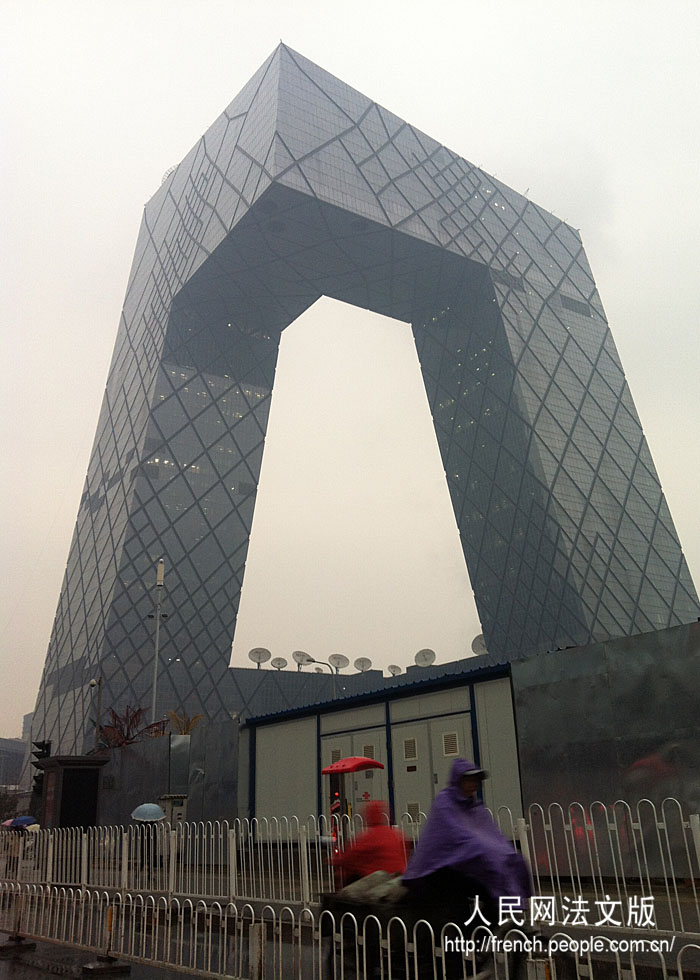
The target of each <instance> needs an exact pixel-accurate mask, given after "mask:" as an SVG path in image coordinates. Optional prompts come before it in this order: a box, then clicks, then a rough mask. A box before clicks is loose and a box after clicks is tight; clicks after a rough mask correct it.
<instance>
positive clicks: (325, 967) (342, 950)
mask: <svg viewBox="0 0 700 980" xmlns="http://www.w3.org/2000/svg"><path fill="white" fill-rule="evenodd" d="M0 930H3V931H6V932H10V933H12V934H16V935H22V936H25V937H27V938H32V939H38V940H45V941H49V942H54V943H59V944H64V945H69V946H71V947H74V948H78V949H80V950H85V951H93V952H94V953H96V954H100V955H102V956H113V957H115V958H119V959H125V960H130V961H135V962H141V963H147V964H152V965H153V966H159V967H168V968H172V969H175V970H178V971H182V972H184V973H190V974H195V975H197V976H200V977H211V978H220V980H234V978H235V980H262V978H267V980H326V978H328V980H331V978H332V980H374V978H376V977H379V976H381V977H382V978H386V980H409V978H411V980H438V978H443V980H448V978H449V980H457V978H463V980H465V978H471V980H473V978H474V977H476V976H480V977H482V978H484V980H485V978H486V977H489V978H491V980H511V978H512V980H526V978H527V980H530V978H533V977H535V978H537V977H556V976H557V975H558V972H557V971H558V970H561V975H567V976H569V977H571V976H574V977H576V978H584V977H585V978H591V977H595V976H596V973H597V972H599V971H600V973H601V976H602V975H603V974H604V976H605V978H606V980H628V978H629V977H630V975H631V976H632V978H635V977H636V976H637V970H638V969H639V967H640V966H641V965H642V964H643V965H644V967H645V968H646V970H647V975H648V976H651V975H652V973H653V975H656V976H658V977H660V978H663V980H666V977H667V976H668V975H669V973H673V974H675V975H676V976H678V978H679V980H683V977H684V973H685V971H686V970H687V971H689V972H693V973H696V972H697V969H698V964H699V963H700V944H695V943H685V944H680V943H679V944H677V947H676V944H675V943H674V941H673V939H669V938H664V939H658V938H657V939H653V938H652V939H646V940H637V941H636V945H633V944H632V941H618V943H617V946H612V945H611V946H610V949H609V956H608V958H607V961H606V962H604V963H603V962H601V960H600V959H598V960H596V957H594V956H592V955H591V954H590V952H589V951H588V950H586V948H585V947H582V948H580V949H572V947H571V937H570V936H569V935H567V934H565V933H559V934H554V935H553V936H550V937H549V938H548V939H538V938H537V937H532V936H529V935H528V934H526V933H524V932H522V931H520V930H515V929H511V930H510V931H508V932H507V933H503V934H500V935H498V936H497V939H499V940H501V943H500V944H497V943H494V942H493V936H494V934H493V933H491V931H490V930H486V929H484V928H481V929H479V930H477V931H475V932H474V933H470V931H469V930H468V929H466V928H465V927H464V924H462V925H461V926H460V925H457V924H455V923H449V924H447V925H445V926H444V927H443V928H442V929H441V930H439V931H437V930H435V929H433V927H432V926H431V925H430V924H429V923H428V922H426V921H425V920H418V921H416V922H413V923H412V924H411V925H407V924H406V923H405V922H404V921H403V920H402V919H399V918H396V917H393V918H392V917H387V918H386V919H385V920H384V921H380V920H379V919H378V918H377V917H375V916H368V917H360V918H358V917H356V916H355V915H352V914H349V913H346V914H344V915H342V916H340V915H333V914H331V913H330V912H328V911H323V912H318V911H314V910H312V909H303V908H301V909H300V908H292V907H290V906H286V907H282V908H278V909H275V908H273V907H272V906H270V905H267V906H263V907H261V908H260V909H258V910H256V909H254V908H253V906H252V905H250V904H241V903H219V902H210V903H207V902H204V901H199V902H197V901H192V900H190V899H185V900H183V901H180V900H178V899H176V898H167V897H165V896H161V897H156V896H152V895H151V896H144V895H140V894H137V895H132V894H131V893H126V894H124V895H122V894H119V893H117V894H113V895H112V896H110V895H109V894H108V893H107V892H106V891H93V890H90V889H80V888H76V889H74V888H57V887H52V886H48V885H17V884H12V883H8V882H4V883H2V884H1V885H0ZM506 942H508V943H510V944H511V948H510V951H506V947H505V943H506ZM562 944H563V945H564V946H565V947H566V951H565V952H564V953H562V950H561V946H562ZM562 957H564V958H562ZM649 969H651V971H652V973H650V972H648V971H649Z"/></svg>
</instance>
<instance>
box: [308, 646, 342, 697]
mask: <svg viewBox="0 0 700 980" xmlns="http://www.w3.org/2000/svg"><path fill="white" fill-rule="evenodd" d="M306 656H307V657H308V658H309V659H308V660H307V661H306V662H307V663H309V664H324V665H325V666H326V667H328V669H329V670H330V672H331V676H332V677H333V700H334V701H335V695H336V687H335V671H334V670H333V668H332V667H331V665H330V664H329V663H328V661H327V660H317V659H316V658H315V657H310V656H309V654H308V653H307V655H306Z"/></svg>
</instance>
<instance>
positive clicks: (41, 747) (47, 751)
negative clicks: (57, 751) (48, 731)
mask: <svg viewBox="0 0 700 980" xmlns="http://www.w3.org/2000/svg"><path fill="white" fill-rule="evenodd" d="M32 745H34V746H35V748H34V751H33V752H32V755H33V756H34V758H35V759H48V757H49V756H50V755H51V739H49V740H48V741H46V742H32ZM32 765H34V763H32Z"/></svg>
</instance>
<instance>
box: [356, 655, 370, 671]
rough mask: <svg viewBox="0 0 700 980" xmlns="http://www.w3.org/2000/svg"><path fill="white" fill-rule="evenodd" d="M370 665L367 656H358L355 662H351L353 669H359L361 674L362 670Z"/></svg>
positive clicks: (367, 668)
mask: <svg viewBox="0 0 700 980" xmlns="http://www.w3.org/2000/svg"><path fill="white" fill-rule="evenodd" d="M371 666H372V661H371V660H370V659H369V657H358V658H357V660H356V661H355V663H354V664H353V667H354V668H355V670H359V672H360V673H361V674H364V672H365V671H366V670H369V669H370V667H371Z"/></svg>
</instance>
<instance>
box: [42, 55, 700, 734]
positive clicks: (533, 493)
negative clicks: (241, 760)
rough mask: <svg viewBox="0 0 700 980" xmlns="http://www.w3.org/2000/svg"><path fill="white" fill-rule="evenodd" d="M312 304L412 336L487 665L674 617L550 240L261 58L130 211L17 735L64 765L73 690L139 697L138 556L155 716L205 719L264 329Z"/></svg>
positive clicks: (262, 391) (246, 496) (677, 599)
mask: <svg viewBox="0 0 700 980" xmlns="http://www.w3.org/2000/svg"><path fill="white" fill-rule="evenodd" d="M321 296H329V297H332V298H335V299H338V300H341V301H344V302H346V303H350V304H352V305H355V306H358V307H362V308H365V309H368V310H371V311H374V312H376V313H381V314H384V315H386V316H390V317H393V318H395V319H398V320H401V321H404V322H405V323H406V329H407V330H408V329H411V330H412V331H413V335H414V337H415V341H416V345H417V350H418V355H419V359H420V363H421V367H422V372H423V379H424V382H425V387H426V392H427V396H428V400H429V404H430V410H431V412H432V416H433V419H434V424H435V433H436V436H437V441H438V444H439V447H440V451H441V454H442V460H443V464H444V469H445V473H446V478H447V483H448V486H449V490H450V493H451V497H452V502H453V506H454V513H455V519H456V522H457V526H458V528H459V532H460V535H461V540H462V544H463V548H464V554H465V558H466V563H467V568H468V572H469V576H470V580H471V584H472V588H473V590H474V594H475V597H476V603H477V607H478V612H479V617H480V619H481V623H482V626H483V632H484V636H485V639H486V645H487V648H488V649H489V651H490V652H491V653H492V654H494V655H496V656H497V657H499V658H503V659H507V660H510V659H513V658H518V657H520V656H523V655H529V654H532V653H539V652H542V651H545V650H555V649H556V648H558V647H567V646H577V645H585V644H587V643H592V642H594V641H601V640H606V639H608V638H611V637H620V636H630V635H633V634H636V633H640V632H644V631H651V630H658V629H663V628H666V627H670V626H674V625H678V624H681V623H686V622H689V621H691V620H693V619H695V618H696V617H697V615H698V613H699V612H700V608H699V605H698V598H697V595H696V592H695V590H694V587H693V584H692V581H691V579H690V575H689V572H688V568H687V565H686V563H685V561H684V559H683V555H682V552H681V547H680V544H679V541H678V537H677V535H676V532H675V529H674V526H673V522H672V520H671V516H670V514H669V511H668V507H667V506H666V502H665V500H664V496H663V493H662V490H661V486H660V483H659V479H658V476H657V474H656V470H655V469H654V464H653V462H652V459H651V456H650V454H649V449H648V447H647V444H646V441H645V439H644V436H643V433H642V429H641V425H640V423H639V419H638V417H637V413H636V411H635V407H634V404H633V402H632V398H631V395H630V392H629V389H628V387H627V383H626V381H625V376H624V373H623V371H622V367H621V365H620V360H619V357H618V355H617V351H616V349H615V345H614V343H613V339H612V336H611V333H610V330H609V328H608V325H607V322H606V319H605V315H604V312H603V307H602V305H601V301H600V298H599V296H598V292H597V290H596V286H595V282H594V280H593V277H592V275H591V271H590V268H589V265H588V262H587V259H586V256H585V253H584V250H583V247H582V244H581V240H580V237H579V234H578V232H577V231H576V230H575V229H573V228H571V227H570V226H569V225H567V224H565V223H564V222H563V221H561V220H560V219H559V218H556V217H555V216H554V215H552V214H550V213H548V212H547V211H545V210H543V209H542V208H541V207H538V206H537V205H535V204H533V203H532V202H531V201H529V200H527V199H526V198H525V197H523V196H522V195H521V194H518V193H516V192H515V191H513V190H511V189H510V188H509V187H506V186H505V185H504V184H502V183H501V182H500V181H498V180H496V179H494V178H493V177H491V176H489V175H488V174H486V173H484V172H483V171H482V170H480V169H479V168H477V167H475V166H474V165H473V164H471V163H469V162H467V161H466V160H464V159H462V158H461V157H459V156H458V155H457V154H456V153H454V152H452V151H451V150H448V149H446V148H445V147H444V146H441V145H440V144H438V143H437V142H436V141H435V140H433V139H431V138H430V137H428V136H426V135H425V134H424V133H421V132H420V131H418V130H417V129H415V128H414V127H412V126H410V125H409V124H408V123H406V122H404V121H403V120H401V119H399V118H397V117H396V116H395V115H393V114H392V113H390V112H388V111H386V110H385V109H383V108H382V107H381V106H379V105H377V104H376V103H374V102H372V101H371V100H370V99H368V98H367V97H366V96H364V95H361V94H360V93H359V92H357V91H355V90H354V89H352V88H350V87H349V86H347V85H345V84H344V83H343V82H341V81H339V80H338V79H337V78H334V77H333V76H332V75H330V74H328V73H327V72H325V71H323V70H322V69H321V68H319V67H317V66H316V65H314V64H312V63H311V62H309V61H307V60H306V59H305V58H303V57H301V56H300V55H298V54H296V53H295V52H294V51H292V50H290V49H289V48H287V47H286V46H285V45H283V44H281V45H280V46H279V47H278V48H277V49H276V50H275V51H274V52H273V54H272V55H271V56H270V57H269V58H268V60H267V61H266V62H265V64H264V65H262V67H261V68H260V69H259V70H258V71H257V72H256V74H255V75H254V76H253V78H252V79H251V80H250V81H249V82H248V83H247V85H246V86H245V87H244V89H243V90H242V92H241V93H240V94H239V95H238V96H236V98H235V99H234V100H233V102H232V103H231V104H230V105H229V106H228V108H226V109H225V111H224V112H223V113H222V114H221V115H220V116H219V118H218V119H217V120H216V121H215V122H214V123H213V124H212V126H211V127H210V128H209V129H208V130H207V132H206V133H205V134H204V136H203V137H202V138H201V139H200V140H198V142H197V143H196V145H195V146H194V147H193V148H192V150H191V151H190V152H189V153H188V154H187V156H186V157H185V159H184V160H183V161H182V162H181V163H180V164H179V166H177V167H176V168H174V170H173V172H172V173H170V175H169V176H168V177H167V179H166V180H165V181H164V183H163V185H162V186H161V187H160V189H159V190H158V191H157V192H156V193H155V195H154V196H153V198H152V199H151V200H150V201H149V202H148V204H147V205H146V209H145V214H144V217H143V223H142V228H141V232H140V235H139V239H138V242H137V246H136V254H135V257H134V262H133V266H132V271H131V275H130V277H129V283H128V287H127V292H126V298H125V301H124V308H123V313H122V317H121V321H120V325H119V331H118V335H117V341H116V347H115V351H114V356H113V360H112V364H111V368H110V371H109V377H108V381H107V387H106V391H105V397H104V402H103V406H102V411H101V414H100V418H99V422H98V429H97V435H96V439H95V444H94V448H93V451H92V456H91V459H90V464H89V469H88V474H87V479H86V483H85V489H84V492H83V495H82V498H81V501H80V509H79V513H78V519H77V524H76V529H75V534H74V537H73V541H72V544H71V549H70V554H69V556H68V563H67V568H66V575H65V580H64V583H63V587H62V591H61V596H60V599H59V603H58V609H57V613H56V619H55V624H54V629H53V633H52V636H51V640H50V644H49V650H48V654H47V659H46V666H45V669H44V674H43V677H42V681H41V687H40V691H39V695H38V700H37V707H36V714H35V718H34V727H33V737H34V738H43V739H51V740H52V743H53V745H54V749H55V750H60V751H63V752H66V751H70V750H71V749H72V748H75V747H78V748H80V747H82V744H83V741H84V739H85V737H86V728H89V721H88V720H87V719H88V718H89V714H90V711H91V695H90V692H89V689H88V687H87V682H88V681H89V679H90V678H91V677H92V676H95V675H97V674H98V673H99V674H100V675H101V676H102V678H103V703H104V704H105V705H106V706H107V707H110V706H113V707H116V708H123V707H124V706H125V705H127V704H130V705H144V704H148V703H149V702H150V693H151V670H152V666H151V665H152V657H153V635H152V626H153V624H152V623H149V614H152V612H153V584H154V576H155V563H156V562H157V560H158V559H159V558H161V557H163V558H164V559H165V561H166V564H167V568H168V582H167V595H166V604H167V609H164V612H167V615H168V619H167V620H164V621H163V623H162V628H161V629H162V635H163V643H162V649H167V657H163V658H162V661H161V663H160V678H161V680H160V682H159V695H160V697H159V702H158V715H159V716H160V715H161V714H162V709H164V708H168V707H179V706H184V707H185V708H186V709H187V710H188V711H189V712H194V711H202V712H204V713H205V714H206V715H207V717H208V719H210V720H211V721H218V720H221V719H224V718H225V717H226V716H227V713H228V711H229V708H228V707H227V706H228V705H229V704H230V703H231V702H232V701H233V700H234V698H233V693H234V692H232V689H231V675H230V674H229V673H228V671H227V666H228V662H229V656H230V650H231V643H232V639H233V634H234V628H235V623H236V615H237V610H238V603H239V596H240V591H241V584H242V580H243V570H244V566H245V560H246V554H247V549H248V539H249V534H250V528H251V521H252V516H253V508H254V506H255V495H256V488H257V484H258V477H259V474H260V464H261V459H262V453H263V444H264V439H265V430H266V425H267V419H268V413H269V409H270V398H271V394H272V388H273V379H274V373H275V365H276V362H277V352H278V344H279V338H280V332H281V331H282V330H284V328H285V327H286V326H288V325H289V324H290V323H292V322H293V321H294V320H295V319H296V318H297V317H299V316H300V314H301V313H303V312H304V311H305V310H306V309H307V308H308V307H310V306H311V305H312V304H313V303H315V302H316V300H318V299H319V297H321ZM87 737H88V738H89V737H90V736H89V734H88V736H87Z"/></svg>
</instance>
